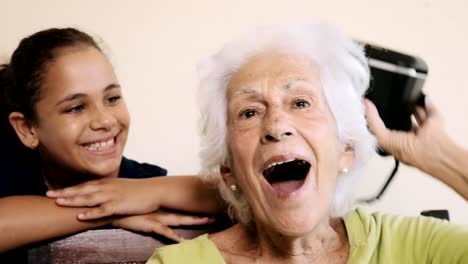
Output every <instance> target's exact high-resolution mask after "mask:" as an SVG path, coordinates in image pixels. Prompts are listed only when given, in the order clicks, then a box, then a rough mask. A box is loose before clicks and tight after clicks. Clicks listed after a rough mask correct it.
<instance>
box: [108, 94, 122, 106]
mask: <svg viewBox="0 0 468 264" xmlns="http://www.w3.org/2000/svg"><path fill="white" fill-rule="evenodd" d="M120 98H121V96H119V95H116V96H112V97H109V98H107V102H108V103H111V104H113V103H115V102H117V101H118V100H119V99H120Z"/></svg>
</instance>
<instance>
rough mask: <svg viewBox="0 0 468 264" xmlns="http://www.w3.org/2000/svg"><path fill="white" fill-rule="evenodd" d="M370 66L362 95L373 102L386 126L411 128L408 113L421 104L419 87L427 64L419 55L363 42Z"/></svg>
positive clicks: (420, 87)
mask: <svg viewBox="0 0 468 264" xmlns="http://www.w3.org/2000/svg"><path fill="white" fill-rule="evenodd" d="M364 49H365V53H366V56H367V61H368V63H369V66H370V70H371V82H370V87H369V90H368V92H367V94H366V97H367V98H368V99H369V100H371V101H372V102H374V104H375V106H376V107H377V110H378V111H379V114H380V117H381V118H382V120H383V121H384V123H385V125H386V126H387V128H389V129H394V130H404V131H409V130H411V114H412V113H413V112H414V108H415V107H416V105H421V106H424V94H423V93H422V87H423V84H424V81H425V80H426V76H427V72H428V68H427V64H426V63H425V62H424V60H422V59H421V58H418V57H416V56H411V55H408V54H403V53H400V52H396V51H393V50H389V49H385V48H381V47H378V46H375V45H370V44H365V45H364Z"/></svg>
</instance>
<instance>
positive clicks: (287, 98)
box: [148, 23, 468, 263]
mask: <svg viewBox="0 0 468 264" xmlns="http://www.w3.org/2000/svg"><path fill="white" fill-rule="evenodd" d="M201 74H202V81H201V87H200V90H199V95H200V97H199V100H200V105H201V112H202V118H201V125H202V126H201V128H202V134H201V137H202V138H201V139H202V145H203V150H202V152H201V157H202V161H203V163H202V167H203V171H202V173H201V174H202V175H207V176H208V178H209V180H211V181H217V182H218V186H219V190H220V193H221V194H222V196H223V198H224V199H225V200H226V201H227V202H228V203H229V204H230V206H231V208H230V209H231V213H232V214H231V215H232V216H233V217H235V218H236V219H237V220H238V224H236V225H234V226H233V227H231V228H229V229H227V230H225V231H222V232H219V233H215V234H211V235H203V236H201V237H198V238H196V239H194V240H190V241H185V242H182V243H180V244H177V245H171V246H167V247H163V248H160V249H158V250H157V251H156V253H155V254H154V255H153V256H152V257H151V259H150V260H149V261H148V263H468V229H467V228H466V227H465V228H462V227H457V226H454V225H450V224H448V223H446V222H443V221H440V220H436V219H429V218H424V217H419V218H403V217H397V216H389V215H383V214H379V213H375V214H372V215H369V214H366V213H365V212H363V211H361V210H359V209H358V210H351V211H349V208H350V203H349V201H351V199H350V189H351V186H352V184H353V183H354V182H355V181H356V180H357V178H358V177H359V175H360V174H362V171H361V169H362V167H363V165H364V164H365V162H366V161H367V160H368V159H369V157H370V156H371V154H372V153H373V152H374V147H375V142H374V138H373V136H372V135H371V134H370V133H369V131H368V130H367V128H366V121H365V117H364V107H363V104H362V101H361V98H362V96H363V94H364V92H365V90H366V88H367V86H368V81H369V69H368V66H367V64H366V59H365V56H364V54H363V51H362V49H361V48H360V47H359V46H358V45H356V44H355V43H354V42H353V41H352V40H351V39H350V38H348V37H346V36H344V35H343V34H341V33H340V32H339V31H337V30H336V29H334V28H333V27H330V26H328V25H325V24H320V23H317V24H314V23H311V24H295V25H292V26H287V27H281V28H275V29H264V30H262V31H258V32H254V33H253V34H251V35H249V36H247V37H245V38H243V39H241V40H240V41H236V42H233V43H230V44H228V45H226V46H225V47H224V48H223V49H222V50H221V51H219V52H218V53H216V54H215V55H214V56H212V57H210V58H208V60H207V61H206V62H204V63H203V64H202V65H201Z"/></svg>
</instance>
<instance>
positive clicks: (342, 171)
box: [340, 168, 349, 174]
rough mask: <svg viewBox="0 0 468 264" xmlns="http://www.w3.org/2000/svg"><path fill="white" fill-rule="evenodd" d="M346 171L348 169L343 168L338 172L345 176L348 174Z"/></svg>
mask: <svg viewBox="0 0 468 264" xmlns="http://www.w3.org/2000/svg"><path fill="white" fill-rule="evenodd" d="M348 171H349V170H348V168H343V169H341V171H340V172H341V173H344V174H346V173H348Z"/></svg>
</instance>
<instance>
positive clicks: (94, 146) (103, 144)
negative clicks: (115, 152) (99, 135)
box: [85, 138, 114, 151]
mask: <svg viewBox="0 0 468 264" xmlns="http://www.w3.org/2000/svg"><path fill="white" fill-rule="evenodd" d="M113 145H114V139H113V138H111V139H109V140H108V141H104V142H97V143H93V144H89V145H86V146H85V148H86V149H89V150H91V151H96V150H106V149H110V148H111V147H112V146H113Z"/></svg>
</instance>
